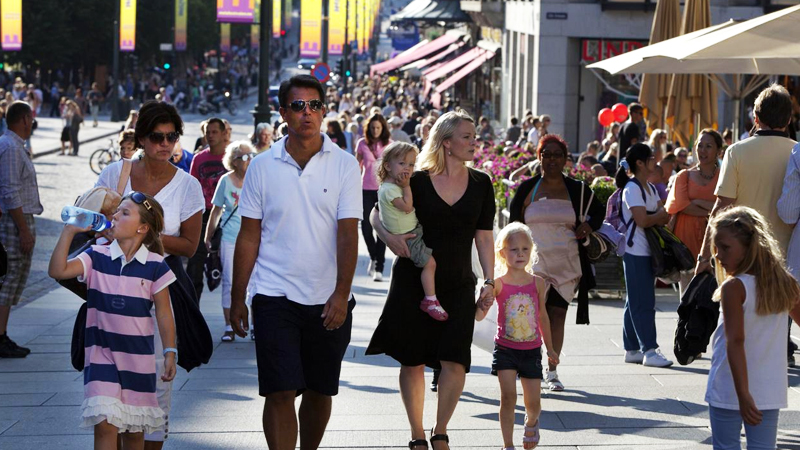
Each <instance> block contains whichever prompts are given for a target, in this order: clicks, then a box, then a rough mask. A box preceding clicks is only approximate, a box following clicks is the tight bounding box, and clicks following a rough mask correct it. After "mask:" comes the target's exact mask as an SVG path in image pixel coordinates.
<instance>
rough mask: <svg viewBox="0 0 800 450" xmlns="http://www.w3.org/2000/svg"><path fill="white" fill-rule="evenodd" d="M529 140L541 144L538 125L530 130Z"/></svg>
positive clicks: (534, 143)
mask: <svg viewBox="0 0 800 450" xmlns="http://www.w3.org/2000/svg"><path fill="white" fill-rule="evenodd" d="M528 142H531V143H533V145H534V146H536V145H539V130H537V129H536V127H534V128H531V130H530V131H528Z"/></svg>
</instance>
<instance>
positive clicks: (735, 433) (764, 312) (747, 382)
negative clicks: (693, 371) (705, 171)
mask: <svg viewBox="0 0 800 450" xmlns="http://www.w3.org/2000/svg"><path fill="white" fill-rule="evenodd" d="M711 238H712V242H713V246H712V253H713V254H714V260H715V262H716V270H717V279H718V281H719V283H720V286H719V288H718V289H717V291H716V292H715V293H714V300H716V301H719V302H720V303H721V305H722V314H721V315H720V317H719V323H718V325H717V330H716V331H715V332H714V337H713V339H712V356H711V370H710V371H709V373H708V387H707V390H706V397H705V400H706V401H707V402H708V405H709V418H710V420H711V434H712V440H713V445H714V449H734V448H735V449H739V448H741V444H740V433H741V429H742V421H744V428H745V436H746V438H747V448H748V449H774V448H776V441H777V435H778V415H779V410H780V409H781V408H786V407H787V393H786V391H787V387H788V381H789V380H788V375H787V366H786V345H787V342H786V334H787V332H788V330H787V326H788V321H787V320H786V319H787V315H789V314H791V316H792V318H794V320H795V321H798V319H800V303H798V299H800V287H799V286H798V284H797V281H796V280H795V279H794V277H792V275H791V274H790V273H789V272H788V271H787V269H786V266H785V264H784V259H783V255H782V254H781V251H780V248H779V246H778V242H777V241H776V240H775V237H774V236H773V235H772V232H771V231H770V228H769V225H768V224H767V222H766V220H765V219H764V217H763V216H761V215H760V214H759V213H758V212H756V211H755V210H754V209H752V208H748V207H744V206H740V207H736V208H733V209H730V210H727V211H725V212H723V213H721V214H719V215H718V216H717V217H716V218H714V220H713V221H712V223H711Z"/></svg>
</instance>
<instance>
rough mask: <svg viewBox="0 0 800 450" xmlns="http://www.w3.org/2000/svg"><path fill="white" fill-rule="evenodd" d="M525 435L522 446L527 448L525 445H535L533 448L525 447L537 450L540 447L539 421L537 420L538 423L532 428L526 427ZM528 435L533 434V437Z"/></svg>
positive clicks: (526, 420)
mask: <svg viewBox="0 0 800 450" xmlns="http://www.w3.org/2000/svg"><path fill="white" fill-rule="evenodd" d="M525 423H526V424H527V423H528V416H525ZM524 433H525V434H524V435H523V436H522V446H523V447H525V444H533V447H525V448H536V446H538V445H539V419H536V423H535V424H533V426H532V427H529V426H528V425H525V432H524ZM528 433H533V436H528V435H527V434H528Z"/></svg>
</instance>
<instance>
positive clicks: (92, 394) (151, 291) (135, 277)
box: [49, 192, 178, 449]
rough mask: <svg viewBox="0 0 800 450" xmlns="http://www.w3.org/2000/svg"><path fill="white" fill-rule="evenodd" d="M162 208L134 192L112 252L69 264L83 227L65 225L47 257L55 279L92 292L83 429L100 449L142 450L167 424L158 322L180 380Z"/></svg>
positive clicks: (99, 249) (94, 251)
mask: <svg viewBox="0 0 800 450" xmlns="http://www.w3.org/2000/svg"><path fill="white" fill-rule="evenodd" d="M163 217H164V213H163V210H162V208H161V205H159V204H158V202H157V201H156V200H155V199H154V198H153V197H151V196H149V195H146V194H143V193H141V192H131V193H130V194H128V195H127V196H125V197H124V198H123V199H122V202H121V203H120V205H119V208H118V209H117V211H116V213H115V214H114V216H113V220H112V227H111V229H110V232H111V236H112V237H113V239H114V240H113V241H112V242H111V245H107V246H103V245H95V246H92V247H91V248H90V249H88V250H87V251H86V252H84V253H82V254H80V255H78V257H77V258H73V259H70V260H67V253H68V249H69V244H70V242H72V238H73V237H74V236H75V234H76V233H78V232H81V231H88V229H85V230H82V229H80V228H77V227H74V226H71V225H65V226H64V230H63V231H62V233H61V237H60V239H59V241H58V243H57V244H56V247H55V249H54V250H53V255H52V257H51V258H50V267H49V274H50V276H51V277H53V278H56V279H66V278H73V277H78V279H79V280H80V281H82V282H85V283H86V284H87V287H88V299H87V305H88V310H87V314H86V342H85V350H86V358H85V361H86V362H85V366H84V370H83V374H84V377H83V380H84V400H83V405H82V409H83V413H82V416H81V417H82V419H83V421H82V424H81V426H82V427H85V428H88V427H94V448H95V449H116V447H117V435H118V434H122V440H123V443H124V444H123V445H124V448H126V449H127V448H140V449H141V448H144V434H143V433H145V432H151V431H152V430H154V429H156V428H158V427H159V426H161V425H163V424H164V421H165V417H164V411H163V410H162V409H161V408H160V407H159V406H158V400H157V398H156V360H155V354H154V352H155V349H154V330H155V322H154V319H153V311H152V310H153V305H154V304H155V320H158V329H159V331H160V333H161V339H162V341H163V342H164V347H165V348H164V354H165V368H164V373H163V374H161V379H162V380H164V381H169V380H172V379H173V378H174V377H175V370H176V369H175V363H176V360H177V357H178V351H177V349H176V348H175V321H174V319H173V317H172V308H171V306H170V299H169V290H168V289H167V287H168V286H169V285H170V283H172V282H173V281H175V275H174V274H173V273H172V271H171V270H170V269H169V267H168V266H167V264H166V263H165V262H164V257H163V256H162V255H163V253H164V248H163V246H162V244H161V239H160V237H159V236H160V234H161V230H162V229H163V227H164V218H163Z"/></svg>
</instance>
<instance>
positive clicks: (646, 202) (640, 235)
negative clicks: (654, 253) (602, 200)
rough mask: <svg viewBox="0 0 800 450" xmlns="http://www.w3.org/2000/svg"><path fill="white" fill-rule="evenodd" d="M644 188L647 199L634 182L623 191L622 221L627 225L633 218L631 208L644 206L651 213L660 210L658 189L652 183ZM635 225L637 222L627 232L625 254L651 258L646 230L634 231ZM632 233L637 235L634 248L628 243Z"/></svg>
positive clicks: (634, 236) (630, 182)
mask: <svg viewBox="0 0 800 450" xmlns="http://www.w3.org/2000/svg"><path fill="white" fill-rule="evenodd" d="M643 187H644V191H645V193H646V197H647V198H646V199H643V198H642V190H641V189H639V186H637V185H636V183H634V182H633V180H631V181H629V182H628V184H626V185H625V189H623V190H622V210H621V211H620V214H621V215H622V220H623V221H624V222H625V223H626V224H627V223H628V221H629V220H631V218H632V217H633V215H632V214H631V208H634V207H637V206H644V208H645V209H646V210H647V211H649V212H655V211H656V210H657V209H658V201H659V200H660V199H659V197H658V193H657V192H656V189H655V188H654V187H653V185H651V184H650V183H647V185H645V186H643ZM633 223H635V222H632V223H631V224H630V225H628V230H627V231H626V232H625V253H628V254H631V255H634V256H650V245H648V244H647V236H645V234H644V230H643V229H642V227H640V226H636V231H633ZM632 232H633V233H635V234H634V235H633V246H631V247H628V243H627V242H628V239H629V238H630V236H631V233H632Z"/></svg>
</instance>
